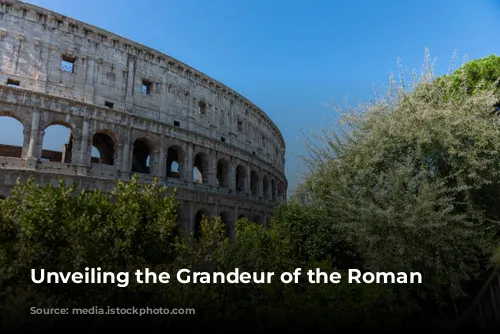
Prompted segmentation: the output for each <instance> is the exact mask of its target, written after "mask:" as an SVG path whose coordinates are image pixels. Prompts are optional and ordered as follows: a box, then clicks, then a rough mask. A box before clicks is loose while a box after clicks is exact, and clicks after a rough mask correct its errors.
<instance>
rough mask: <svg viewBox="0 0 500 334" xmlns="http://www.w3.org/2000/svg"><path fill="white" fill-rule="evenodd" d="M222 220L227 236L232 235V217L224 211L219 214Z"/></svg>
mask: <svg viewBox="0 0 500 334" xmlns="http://www.w3.org/2000/svg"><path fill="white" fill-rule="evenodd" d="M219 216H220V219H221V220H222V223H223V224H224V227H225V230H226V236H230V235H231V230H232V228H231V220H230V219H231V215H230V214H229V212H227V211H223V212H221V213H220V214H219Z"/></svg>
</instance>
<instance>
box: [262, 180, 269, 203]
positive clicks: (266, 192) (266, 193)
mask: <svg viewBox="0 0 500 334" xmlns="http://www.w3.org/2000/svg"><path fill="white" fill-rule="evenodd" d="M262 192H263V194H262V195H263V196H264V199H269V180H268V179H267V176H264V178H263V179H262Z"/></svg>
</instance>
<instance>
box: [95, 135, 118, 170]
mask: <svg viewBox="0 0 500 334" xmlns="http://www.w3.org/2000/svg"><path fill="white" fill-rule="evenodd" d="M113 137H114V136H113ZM113 137H112V136H111V135H110V134H108V133H107V132H105V131H99V132H96V133H95V134H94V136H93V137H92V156H91V162H93V163H98V164H102V165H110V166H113V165H114V164H115V159H116V151H115V140H114V139H113Z"/></svg>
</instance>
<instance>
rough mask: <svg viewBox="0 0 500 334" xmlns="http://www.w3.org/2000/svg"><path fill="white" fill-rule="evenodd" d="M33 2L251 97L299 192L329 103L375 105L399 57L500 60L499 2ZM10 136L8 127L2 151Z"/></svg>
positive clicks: (446, 63)
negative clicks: (311, 135) (307, 141)
mask: <svg viewBox="0 0 500 334" xmlns="http://www.w3.org/2000/svg"><path fill="white" fill-rule="evenodd" d="M28 2H31V3H33V4H36V5H39V6H43V7H46V8H49V9H52V10H55V11H58V12H60V13H62V14H64V15H68V16H71V17H74V18H76V19H79V20H82V21H85V22H88V23H90V24H93V25H96V26H98V27H101V28H104V29H106V30H109V31H111V32H114V33H116V34H119V35H122V36H124V37H126V38H129V39H132V40H135V41H137V42H139V43H142V44H145V45H147V46H149V47H152V48H154V49H157V50H159V51H162V52H164V53H166V54H168V55H170V56H173V57H175V58H177V59H179V60H181V61H183V62H185V63H187V64H189V65H191V66H193V67H195V68H197V69H198V70H200V71H202V72H204V73H206V74H208V75H210V76H212V77H213V78H215V79H217V80H219V81H221V82H222V83H224V84H226V85H228V86H230V87H231V88H233V89H235V90H236V91H237V92H239V93H241V94H243V95H244V96H246V97H247V98H249V99H250V100H251V101H253V102H254V103H255V104H256V105H258V106H259V107H260V108H262V109H263V110H264V111H265V112H266V113H267V114H268V115H269V116H270V117H271V118H272V120H273V121H274V122H275V123H276V124H277V125H278V126H279V127H280V129H281V131H282V133H283V135H284V137H285V141H286V144H287V154H286V158H287V161H286V174H287V177H288V180H289V183H290V186H291V187H292V188H293V186H294V185H295V183H296V179H297V177H298V175H300V173H301V172H303V168H302V167H301V166H302V163H301V158H300V155H302V154H305V153H306V151H305V149H304V147H303V146H302V144H301V141H302V134H301V132H302V131H306V132H311V131H317V130H318V129H319V128H320V127H321V126H323V125H325V124H328V123H331V122H332V121H333V118H334V117H335V113H334V112H333V111H332V110H330V109H329V108H327V107H325V106H324V105H323V104H322V102H329V101H330V100H331V99H332V98H333V99H335V100H338V101H342V100H343V99H344V97H345V96H348V97H349V101H350V102H351V103H353V104H355V103H357V102H358V101H367V100H368V99H370V98H371V97H372V96H373V84H385V83H387V82H388V77H389V74H390V73H391V72H396V71H397V64H396V61H397V58H398V57H400V58H401V59H402V61H403V64H404V66H405V67H406V68H409V69H411V68H417V69H420V68H421V65H422V63H423V58H424V49H425V48H426V47H428V48H429V50H430V52H431V56H432V57H435V58H437V59H438V63H437V68H436V70H437V71H436V73H437V74H442V73H445V72H447V71H448V69H449V67H450V61H451V58H452V54H453V52H454V50H457V51H458V55H459V57H460V58H461V57H462V56H464V55H465V54H466V55H467V56H468V58H469V59H474V58H481V57H485V56H488V55H490V54H497V55H500V24H498V23H499V22H500V0H474V1H470V0H468V1H465V0H418V1H417V0H413V1H396V0H377V1H372V0H363V1H361V0H350V1H334V0H329V1H320V0H287V1H285V0H233V1H229V0H212V1H207V0H175V1H174V0H148V1H131V0H32V1H28ZM2 122H3V121H2ZM6 134H7V132H6V131H4V130H3V129H2V127H1V124H0V142H3V141H2V139H4V138H2V137H5V135H6ZM60 145H61V143H60V142H58V144H57V147H56V148H58V149H59V148H60Z"/></svg>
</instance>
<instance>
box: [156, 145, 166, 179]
mask: <svg viewBox="0 0 500 334" xmlns="http://www.w3.org/2000/svg"><path fill="white" fill-rule="evenodd" d="M159 159H160V160H159V161H158V164H157V166H158V170H157V171H156V175H158V177H159V178H160V181H162V182H163V181H164V180H165V177H166V176H167V166H166V163H167V157H166V153H165V148H164V147H163V146H160V154H159Z"/></svg>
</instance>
